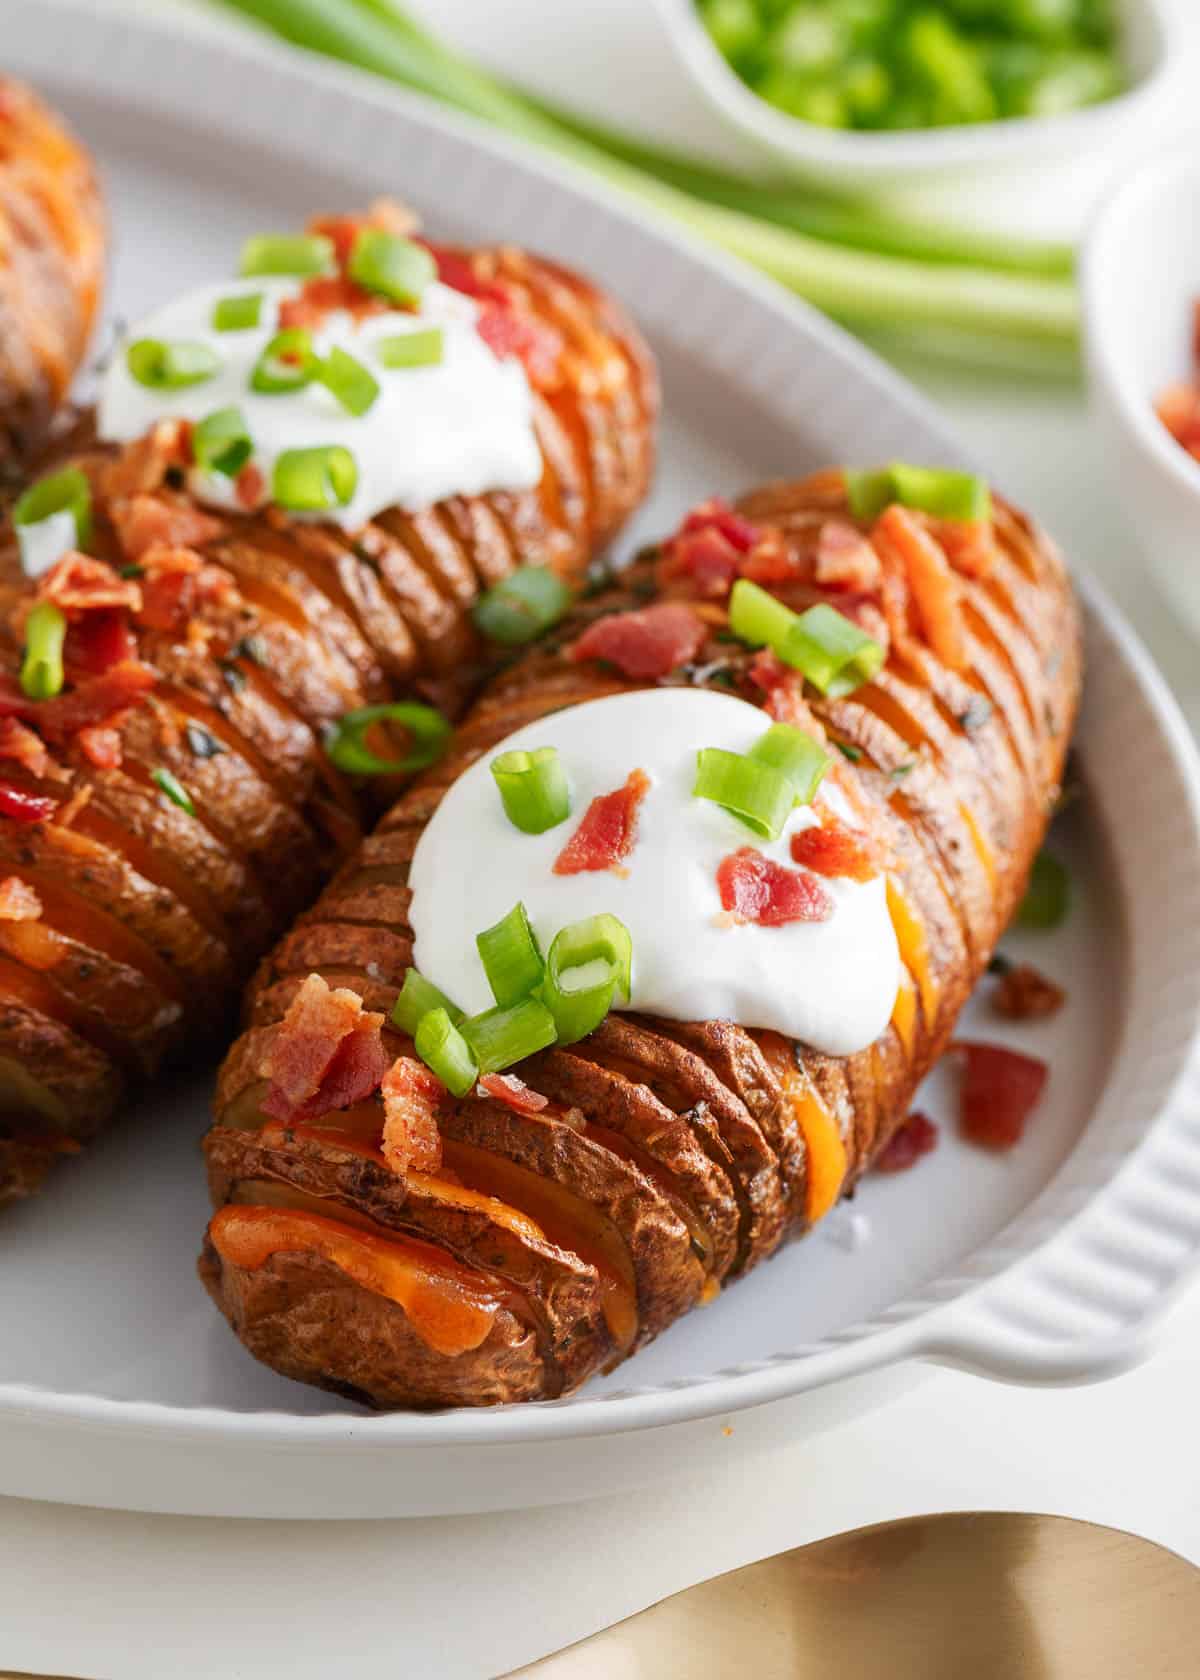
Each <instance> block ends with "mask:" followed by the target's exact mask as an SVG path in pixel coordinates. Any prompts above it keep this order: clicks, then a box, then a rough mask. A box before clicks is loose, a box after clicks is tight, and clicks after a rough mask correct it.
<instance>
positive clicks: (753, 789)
mask: <svg viewBox="0 0 1200 1680" xmlns="http://www.w3.org/2000/svg"><path fill="white" fill-rule="evenodd" d="M692 793H693V794H694V795H695V797H696V798H697V799H711V800H712V802H713V804H714V805H720V806H723V807H724V809H725V810H726V811H729V812H731V813H732V815H733V816H735V817H740V818H741V820H742V821H743V822H744V823H745V824H746V827H747V828H751V829H753V830H754V832H755V834H761V835H762V836H763V838H764V839H766V840H777V839H778V838H779V836H780V834H782V832H783V825H784V823H785V822H786V821H787V819H788V813H789V812H790V811H791V809H792V806H793V805H794V804H795V803H796V790H795V788H794V787H793V785H792V782H791V779H790V777H788V776H785V775H784V773H783V771H782V770H776V769H774V768H773V767H772V766H771V765H770V764H761V763H758V762H756V761H755V760H754V759H752V758H748V757H747V756H746V755H745V754H744V753H735V752H726V751H725V749H724V748H723V747H701V749H700V751H699V752H698V753H697V754H696V780H695V781H694V783H693V784H692Z"/></svg>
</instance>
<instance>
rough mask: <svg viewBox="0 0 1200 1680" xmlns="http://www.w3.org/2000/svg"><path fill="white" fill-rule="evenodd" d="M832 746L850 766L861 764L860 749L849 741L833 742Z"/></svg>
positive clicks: (861, 752)
mask: <svg viewBox="0 0 1200 1680" xmlns="http://www.w3.org/2000/svg"><path fill="white" fill-rule="evenodd" d="M833 744H834V746H835V747H836V748H837V750H838V751H839V752H840V753H841V755H842V757H843V758H847V759H849V761H850V763H851V764H859V763H861V761H862V755H863V751H862V748H861V747H856V746H855V745H854V744H853V742H851V741H835V742H834V743H833Z"/></svg>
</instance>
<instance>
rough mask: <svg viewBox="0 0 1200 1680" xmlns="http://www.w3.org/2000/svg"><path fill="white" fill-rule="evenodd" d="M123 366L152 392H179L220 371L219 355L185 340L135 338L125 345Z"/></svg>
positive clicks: (200, 383)
mask: <svg viewBox="0 0 1200 1680" xmlns="http://www.w3.org/2000/svg"><path fill="white" fill-rule="evenodd" d="M125 366H126V367H127V368H128V369H129V372H130V375H131V376H132V377H133V378H134V379H136V380H137V382H138V384H139V385H145V386H148V387H149V389H150V390H152V391H182V390H183V389H184V388H185V387H186V386H188V385H203V384H204V382H205V380H207V379H211V378H212V377H213V375H214V374H216V373H218V372H219V371H220V367H221V358H220V357H219V356H218V355H217V353H216V351H215V350H212V349H210V348H209V346H208V345H207V344H198V343H194V342H192V341H191V340H189V339H166V338H135V339H134V341H133V343H132V344H130V345H128V346H127V347H126V350H125Z"/></svg>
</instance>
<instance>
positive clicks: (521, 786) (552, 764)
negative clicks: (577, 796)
mask: <svg viewBox="0 0 1200 1680" xmlns="http://www.w3.org/2000/svg"><path fill="white" fill-rule="evenodd" d="M492 775H493V776H494V777H495V779H496V786H497V787H498V788H499V790H500V798H501V800H502V801H503V803H504V810H505V814H506V816H507V817H508V820H509V822H510V823H512V825H513V827H514V828H519V829H520V830H521V832H522V834H545V832H546V830H547V829H549V828H557V826H558V824H559V823H560V822H565V821H566V819H567V818H568V817H569V816H570V814H571V794H570V790H569V789H568V787H567V776H566V772H565V770H564V769H563V767H562V761H561V760H560V758H559V756H558V748H557V747H535V748H534V749H533V751H532V752H521V751H520V750H519V749H518V750H515V751H513V752H506V753H501V754H500V755H499V757H498V758H494V759H493V760H492Z"/></svg>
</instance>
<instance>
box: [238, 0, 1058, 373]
mask: <svg viewBox="0 0 1200 1680" xmlns="http://www.w3.org/2000/svg"><path fill="white" fill-rule="evenodd" d="M222 3H223V4H225V5H227V6H229V7H231V8H232V9H233V10H235V11H237V12H240V13H242V14H244V15H246V16H249V17H251V18H254V19H256V20H257V21H258V22H259V23H261V24H263V25H264V26H265V27H266V28H268V29H270V30H272V31H273V32H274V33H275V34H277V35H279V36H281V37H283V38H284V39H285V40H288V41H291V42H293V43H294V44H295V45H297V46H300V47H304V48H306V49H307V50H309V51H311V52H316V53H322V54H324V55H326V56H327V57H331V58H335V59H339V60H341V61H342V62H343V63H346V64H351V65H356V66H357V67H359V68H360V69H364V70H369V71H373V72H374V73H375V74H377V75H381V76H387V77H389V78H390V79H391V80H393V81H396V82H399V83H401V84H402V85H403V86H405V87H407V88H411V89H413V90H414V91H416V92H418V93H423V94H426V95H428V96H429V97H431V98H434V99H437V100H439V101H441V102H442V103H444V104H448V105H451V106H454V107H455V108H456V109H458V110H460V111H463V112H466V113H467V114H469V115H471V116H474V117H477V118H479V119H480V120H482V121H484V122H488V123H491V124H493V125H495V126H496V127H498V128H500V129H502V130H503V131H504V132H505V133H506V134H508V135H509V136H511V137H512V138H514V139H516V140H519V141H525V142H528V143H530V144H531V145H534V146H537V147H541V148H544V149H546V150H548V151H550V152H552V153H553V154H554V156H555V157H556V158H558V159H559V160H561V161H565V162H568V163H571V164H575V165H577V166H580V167H582V168H584V169H587V170H590V171H591V172H593V173H594V174H596V175H599V176H600V177H602V178H603V179H604V180H605V181H606V182H608V183H609V184H610V185H612V186H615V187H617V188H620V189H622V190H623V191H625V192H627V193H629V194H630V195H631V196H632V197H633V198H635V199H637V200H639V201H640V202H641V203H642V204H644V205H648V206H650V207H651V208H653V209H654V210H656V211H658V212H660V213H661V214H663V215H665V216H667V217H670V218H671V219H673V220H675V221H677V222H678V223H680V224H681V225H682V226H683V227H685V228H686V229H688V230H690V231H691V232H692V233H694V234H697V235H699V236H700V237H701V238H703V239H706V240H709V241H710V242H711V243H713V244H715V245H718V246H720V247H721V248H722V249H723V250H725V251H728V252H730V253H731V254H733V255H734V256H737V257H740V258H742V259H743V260H744V261H746V262H749V263H752V264H753V265H754V266H755V267H757V268H759V269H761V270H762V271H763V272H764V273H766V274H769V275H771V276H772V277H773V278H774V279H775V280H777V281H779V282H781V283H782V284H783V285H785V286H787V287H788V288H789V289H790V290H792V291H794V292H796V293H798V294H799V295H800V296H801V297H804V298H806V299H807V300H808V301H809V302H810V303H813V304H816V305H817V306H818V307H819V308H821V309H824V310H825V311H826V312H827V313H829V314H830V315H833V316H835V317H836V318H838V319H840V320H842V321H844V322H846V323H847V324H848V325H851V326H853V327H855V328H857V329H861V330H877V331H901V332H905V333H908V334H910V335H915V336H916V338H917V339H918V341H923V342H927V343H928V344H930V345H931V346H933V347H936V345H937V343H938V342H939V337H938V335H939V334H941V333H948V334H951V335H952V337H953V342H954V344H955V346H956V349H957V351H958V353H959V354H960V355H961V354H964V353H968V349H969V345H970V343H971V341H972V340H976V341H979V342H981V343H982V344H983V345H984V346H991V347H992V355H993V356H994V354H995V350H994V347H995V344H996V342H997V341H999V342H1001V343H1004V344H1005V345H1008V346H1012V347H1014V348H1019V350H1020V357H1019V359H1020V362H1021V365H1022V366H1026V367H1033V368H1036V367H1037V366H1038V365H1039V362H1040V360H1041V359H1042V358H1043V357H1045V359H1046V360H1047V361H1049V362H1050V363H1053V364H1054V365H1056V366H1059V367H1060V366H1061V364H1062V359H1063V353H1064V350H1066V351H1070V350H1071V349H1072V348H1073V346H1074V343H1075V340H1076V336H1077V331H1078V306H1077V301H1076V294H1075V288H1074V286H1073V284H1072V283H1071V280H1070V279H1069V269H1070V254H1069V252H1068V251H1067V250H1066V249H1065V248H1064V247H1061V246H1057V245H1041V244H1036V243H1033V242H1028V241H1019V240H1001V239H998V238H995V237H986V236H982V235H978V234H974V233H970V232H966V231H964V230H962V229H955V228H945V227H938V226H937V225H935V224H932V223H921V222H909V221H904V220H901V219H899V218H896V219H892V218H890V217H888V216H887V215H885V214H883V213H881V212H880V211H878V210H876V209H873V208H869V207H865V206H863V205H862V204H861V203H856V202H855V201H853V200H845V199H834V198H830V197H829V196H827V195H824V194H821V193H817V192H810V191H806V190H805V189H803V188H800V187H796V186H791V185H788V186H783V187H775V186H764V185H761V184H754V183H747V182H743V181H740V180H738V179H737V178H736V177H734V176H728V175H724V174H722V173H721V172H720V171H717V170H713V169H710V168H707V167H705V166H701V165H698V164H695V163H692V162H689V161H687V160H684V159H681V158H677V157H673V156H670V155H669V154H666V153H663V152H659V151H656V150H653V149H651V148H648V147H644V146H640V145H634V144H632V143H630V142H627V141H624V140H620V139H618V138H616V137H614V136H612V135H609V134H607V133H605V132H604V131H602V130H599V129H596V128H594V127H592V126H588V125H584V124H581V123H578V122H575V121H574V120H571V119H566V118H564V117H562V116H561V115H560V114H558V113H555V112H553V111H551V110H549V109H548V108H546V107H543V106H540V105H538V104H536V103H535V102H534V101H532V100H529V99H526V98H524V97H522V96H521V95H520V94H518V93H516V92H514V91H512V90H511V89H509V88H507V87H505V86H503V85H502V84H501V83H500V82H499V81H497V80H495V79H494V78H492V77H490V76H488V75H485V74H484V73H483V72H481V71H479V70H476V69H475V68H474V67H473V66H472V65H470V64H468V63H467V62H466V61H464V60H463V59H461V58H459V57H458V56H457V55H455V54H454V53H452V52H450V51H448V50H447V49H446V48H445V47H443V46H442V45H441V44H440V43H438V42H437V41H436V40H434V39H433V38H432V37H430V36H429V35H428V34H426V33H425V32H424V31H423V30H422V29H420V28H419V27H418V26H417V25H416V24H415V23H413V22H412V20H411V19H409V18H408V17H406V16H405V15H404V14H403V13H402V12H400V11H398V10H396V9H394V8H393V7H392V6H391V5H390V4H389V3H388V0H222Z"/></svg>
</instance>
